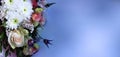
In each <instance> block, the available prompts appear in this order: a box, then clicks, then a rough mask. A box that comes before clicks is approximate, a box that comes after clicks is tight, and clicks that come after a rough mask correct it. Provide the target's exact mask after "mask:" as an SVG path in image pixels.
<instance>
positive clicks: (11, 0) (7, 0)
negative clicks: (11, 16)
mask: <svg viewBox="0 0 120 57" xmlns="http://www.w3.org/2000/svg"><path fill="white" fill-rule="evenodd" d="M18 3H19V4H18ZM21 4H22V1H20V0H4V6H3V7H4V8H6V9H7V10H15V9H17V8H18V6H20V5H21Z"/></svg>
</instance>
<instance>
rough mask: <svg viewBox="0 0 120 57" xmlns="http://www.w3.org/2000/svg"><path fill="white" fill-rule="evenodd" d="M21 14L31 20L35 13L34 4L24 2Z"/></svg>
mask: <svg viewBox="0 0 120 57" xmlns="http://www.w3.org/2000/svg"><path fill="white" fill-rule="evenodd" d="M19 8H20V10H21V11H20V13H21V14H22V15H23V17H24V18H25V19H30V17H31V14H32V13H33V10H32V3H31V1H27V0H25V1H23V6H20V7H19Z"/></svg>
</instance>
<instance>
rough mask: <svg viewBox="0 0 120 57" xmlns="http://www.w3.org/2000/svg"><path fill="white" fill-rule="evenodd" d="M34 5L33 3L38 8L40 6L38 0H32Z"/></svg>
mask: <svg viewBox="0 0 120 57" xmlns="http://www.w3.org/2000/svg"><path fill="white" fill-rule="evenodd" d="M32 5H33V8H36V7H37V6H38V4H37V0H32Z"/></svg>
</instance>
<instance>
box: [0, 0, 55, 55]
mask: <svg viewBox="0 0 120 57" xmlns="http://www.w3.org/2000/svg"><path fill="white" fill-rule="evenodd" d="M52 4H54V3H47V2H46V1H45V0H0V52H2V53H3V57H31V56H32V55H33V54H34V53H36V52H37V51H38V50H39V44H38V41H40V40H42V41H43V43H44V44H45V45H47V47H48V44H51V43H50V41H51V40H48V39H44V38H42V37H41V36H40V34H39V33H40V30H41V29H43V25H44V24H45V17H44V11H45V9H46V8H48V7H49V6H50V5H52ZM1 57H2V56H1Z"/></svg>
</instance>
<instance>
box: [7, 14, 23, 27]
mask: <svg viewBox="0 0 120 57" xmlns="http://www.w3.org/2000/svg"><path fill="white" fill-rule="evenodd" d="M6 18H7V22H6V27H7V28H10V29H16V28H17V27H18V26H19V24H20V23H21V22H22V21H23V18H22V16H21V15H19V14H18V13H17V12H8V13H7V16H6Z"/></svg>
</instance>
